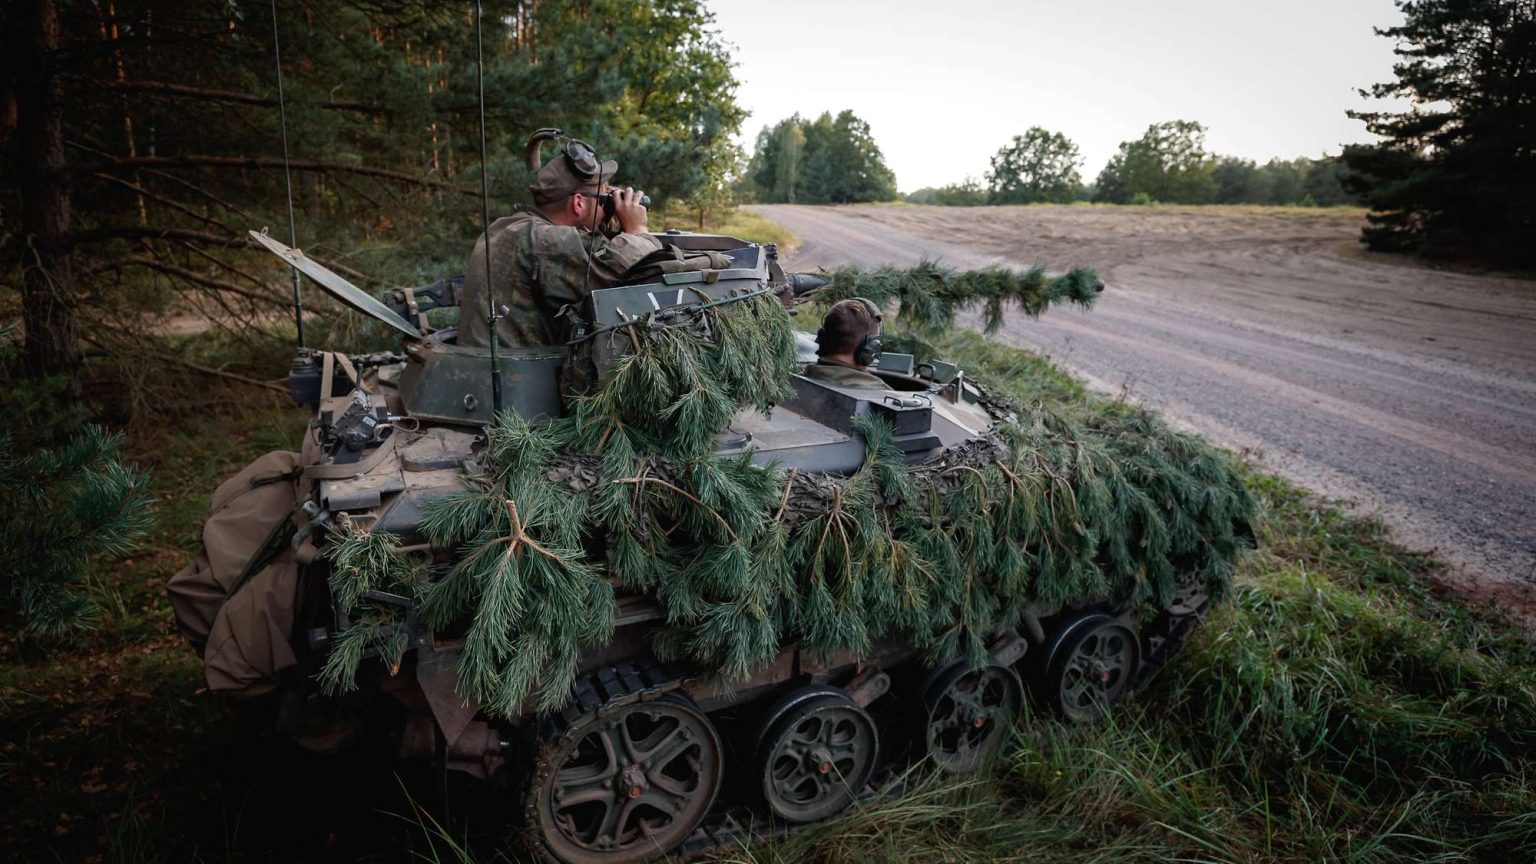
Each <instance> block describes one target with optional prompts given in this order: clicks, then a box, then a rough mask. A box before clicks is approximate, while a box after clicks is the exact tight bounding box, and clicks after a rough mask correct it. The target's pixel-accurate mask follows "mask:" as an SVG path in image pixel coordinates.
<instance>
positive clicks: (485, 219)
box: [273, 0, 501, 422]
mask: <svg viewBox="0 0 1536 864" xmlns="http://www.w3.org/2000/svg"><path fill="white" fill-rule="evenodd" d="M273 2H276V0H273ZM484 17H485V13H484V12H483V11H482V10H481V8H480V0H475V79H476V83H478V84H479V86H480V223H481V225H482V226H484V229H485V235H484V236H485V322H486V324H488V325H489V326H490V330H491V421H492V422H495V420H496V415H497V414H500V413H501V357H500V353H501V350H500V345H499V344H498V343H500V341H501V340H500V339H499V338H498V336H497V333H496V320H497V319H498V318H500V317H501V316H500V315H498V314H497V311H496V292H495V290H494V288H495V284H496V283H495V282H493V281H491V192H490V181H489V180H488V179H487V174H488V172H489V171H490V167H491V163H490V161H489V160H488V159H487V158H486V155H485V40H484V39H483V38H482V37H481V35H480V33H481V30H482V29H483V26H482V19H483V18H484ZM295 278H297V277H295Z"/></svg>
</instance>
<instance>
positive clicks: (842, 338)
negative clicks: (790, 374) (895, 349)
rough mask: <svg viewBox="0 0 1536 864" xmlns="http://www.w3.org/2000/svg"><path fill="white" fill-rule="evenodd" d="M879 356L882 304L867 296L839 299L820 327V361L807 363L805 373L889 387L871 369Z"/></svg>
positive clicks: (837, 383) (846, 383)
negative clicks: (871, 300) (878, 304)
mask: <svg viewBox="0 0 1536 864" xmlns="http://www.w3.org/2000/svg"><path fill="white" fill-rule="evenodd" d="M879 356H880V307H878V306H876V305H875V304H874V303H872V302H870V301H869V300H865V299H864V298H863V297H853V298H851V299H848V300H839V301H838V302H837V303H835V304H833V306H832V308H831V309H828V310H827V317H826V318H824V319H822V322H821V329H820V330H818V331H816V362H815V363H812V364H811V365H809V366H807V367H805V377H807V378H811V379H814V380H817V381H824V382H826V383H828V384H833V385H835V386H838V387H855V388H869V389H878V390H885V389H888V388H887V387H886V386H885V382H884V381H881V380H880V379H879V378H876V377H875V376H873V375H871V374H869V371H868V370H869V364H871V363H873V362H875V358H877V357H879Z"/></svg>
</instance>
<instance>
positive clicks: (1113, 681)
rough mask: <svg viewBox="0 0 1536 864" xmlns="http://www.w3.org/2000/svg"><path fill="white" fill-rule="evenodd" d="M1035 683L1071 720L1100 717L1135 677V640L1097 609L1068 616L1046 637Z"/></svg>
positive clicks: (1138, 643)
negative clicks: (1042, 664)
mask: <svg viewBox="0 0 1536 864" xmlns="http://www.w3.org/2000/svg"><path fill="white" fill-rule="evenodd" d="M1051 644H1052V649H1051V650H1050V651H1048V652H1047V653H1046V658H1047V659H1046V664H1045V667H1044V669H1043V670H1042V674H1041V675H1040V676H1039V677H1038V679H1037V683H1038V687H1039V693H1040V696H1041V698H1042V700H1043V701H1044V702H1045V703H1046V704H1048V705H1050V706H1051V707H1052V708H1053V709H1055V710H1057V711H1059V712H1061V714H1062V716H1064V717H1066V718H1067V719H1068V720H1071V721H1073V722H1075V723H1087V722H1091V721H1094V720H1097V719H1099V718H1101V717H1103V716H1104V715H1105V714H1106V713H1107V712H1108V711H1109V709H1110V708H1111V707H1112V706H1113V705H1114V704H1115V703H1116V702H1119V701H1120V699H1121V698H1123V697H1124V696H1125V695H1126V694H1127V693H1128V692H1130V689H1131V685H1132V683H1133V682H1134V681H1135V680H1136V673H1137V670H1138V669H1139V668H1140V666H1141V640H1140V638H1139V637H1138V636H1137V635H1136V631H1135V629H1134V628H1133V627H1132V626H1131V625H1130V623H1128V622H1127V621H1126V620H1124V619H1121V618H1115V617H1112V616H1110V615H1106V614H1104V613H1102V612H1086V613H1082V614H1079V615H1078V616H1076V617H1074V618H1070V619H1068V620H1067V621H1066V622H1065V623H1064V624H1063V626H1062V627H1061V628H1060V629H1059V630H1058V631H1057V635H1056V638H1055V639H1053V640H1051Z"/></svg>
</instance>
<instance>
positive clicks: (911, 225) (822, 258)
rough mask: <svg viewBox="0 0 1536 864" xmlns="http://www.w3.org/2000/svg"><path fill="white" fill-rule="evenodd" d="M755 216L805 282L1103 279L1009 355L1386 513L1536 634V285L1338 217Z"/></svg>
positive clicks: (1017, 334)
mask: <svg viewBox="0 0 1536 864" xmlns="http://www.w3.org/2000/svg"><path fill="white" fill-rule="evenodd" d="M753 209H755V210H756V211H757V212H759V213H761V214H762V215H764V216H767V217H768V218H770V219H772V220H774V221H776V222H778V223H780V224H782V225H784V226H785V227H787V228H789V229H790V230H791V231H793V232H795V233H796V234H798V235H799V236H800V237H801V238H803V241H804V242H803V245H802V246H801V247H800V248H799V249H798V250H796V251H795V252H793V253H792V254H791V255H790V256H788V262H787V263H788V264H789V266H791V267H794V268H798V269H803V270H810V269H815V268H819V267H835V266H839V265H843V264H855V265H859V266H866V267H867V266H875V265H880V264H911V263H914V262H916V261H918V260H920V259H923V258H928V259H936V260H940V261H942V262H944V263H947V264H949V265H951V266H954V267H957V268H961V269H970V268H975V267H982V266H986V265H989V264H1003V265H1006V266H1014V267H1019V266H1026V265H1029V264H1031V263H1033V262H1034V261H1036V260H1042V261H1045V262H1047V263H1048V264H1049V265H1050V266H1052V267H1053V268H1055V269H1065V268H1066V267H1069V266H1076V265H1087V266H1092V267H1095V268H1097V269H1098V271H1099V273H1100V275H1101V276H1102V277H1103V278H1104V280H1105V282H1106V283H1107V284H1108V290H1107V291H1106V292H1105V294H1104V295H1103V297H1102V298H1101V300H1100V302H1099V304H1098V305H1097V307H1096V308H1095V309H1094V310H1093V311H1091V312H1082V311H1080V310H1075V309H1053V310H1051V311H1050V312H1048V313H1046V315H1045V316H1044V317H1043V318H1042V319H1041V320H1039V321H1030V320H1027V319H1026V318H1024V317H1023V316H1021V315H1010V316H1009V318H1008V320H1007V322H1006V323H1005V325H1004V327H1003V329H1002V331H1001V332H1000V333H999V334H998V338H1001V339H1003V340H1005V341H1007V342H1010V343H1012V344H1016V345H1020V346H1024V347H1027V348H1031V349H1034V350H1037V351H1040V352H1041V353H1044V354H1047V355H1049V356H1050V357H1051V358H1052V359H1054V360H1055V361H1057V362H1058V363H1060V364H1061V365H1062V366H1064V367H1066V368H1068V369H1070V370H1071V371H1073V372H1074V373H1076V374H1078V375H1080V376H1081V377H1083V378H1085V379H1086V380H1087V381H1088V382H1089V383H1090V384H1091V385H1092V386H1094V387H1095V388H1096V389H1099V390H1101V391H1104V392H1107V393H1110V394H1114V395H1123V396H1125V397H1126V398H1129V399H1132V400H1134V401H1137V402H1140V403H1143V404H1146V405H1148V406H1149V407H1152V408H1154V409H1156V410H1158V411H1160V412H1161V413H1163V414H1164V415H1165V416H1167V417H1168V418H1169V419H1170V420H1172V421H1174V422H1175V423H1178V424H1180V425H1182V426H1185V427H1187V428H1190V429H1193V430H1195V431H1197V432H1200V433H1201V434H1203V435H1205V436H1207V437H1208V438H1210V439H1211V440H1213V441H1215V442H1217V443H1219V444H1222V445H1225V446H1227V447H1231V448H1233V449H1236V450H1239V451H1245V452H1247V453H1248V454H1249V455H1251V456H1252V457H1253V458H1255V459H1256V460H1257V461H1258V462H1259V463H1260V464H1262V465H1264V466H1266V467H1268V468H1270V469H1273V470H1275V471H1277V472H1279V473H1281V474H1284V475H1286V476H1288V477H1290V478H1292V479H1294V480H1296V481H1298V482H1300V483H1301V484H1303V485H1305V486H1307V487H1309V488H1311V489H1313V490H1314V491H1316V492H1319V493H1321V494H1323V495H1326V496H1329V497H1335V498H1340V499H1344V500H1346V501H1349V502H1351V503H1352V505H1353V506H1355V507H1356V508H1357V509H1360V510H1363V511H1364V512H1367V513H1370V514H1374V515H1378V516H1380V517H1381V518H1383V519H1384V520H1385V521H1386V522H1387V524H1388V525H1390V526H1391V527H1392V528H1393V529H1394V532H1395V533H1396V534H1397V536H1398V538H1399V539H1400V540H1402V541H1403V542H1404V543H1406V544H1407V545H1409V546H1411V547H1415V548H1419V549H1424V550H1433V551H1436V552H1438V553H1439V554H1440V555H1441V556H1442V557H1443V558H1445V559H1446V560H1447V561H1449V562H1450V563H1451V564H1452V565H1454V567H1455V572H1454V573H1453V574H1452V576H1451V579H1452V585H1453V587H1456V588H1459V589H1461V590H1463V591H1464V592H1467V593H1470V594H1472V595H1474V596H1477V597H1479V598H1485V599H1489V600H1491V601H1493V602H1496V603H1497V604H1499V605H1500V606H1501V607H1504V608H1506V609H1512V610H1516V611H1517V612H1519V613H1522V614H1520V617H1523V618H1526V619H1527V621H1536V588H1533V586H1536V283H1532V282H1529V281H1522V280H1517V279H1510V278H1503V277H1493V276H1480V275H1469V274H1463V273H1452V272H1445V271H1440V270H1434V269H1429V268H1425V267H1420V266H1416V265H1413V264H1411V263H1407V262H1402V261H1398V260H1395V259H1388V258H1385V257H1382V256H1374V255H1370V254H1367V253H1363V252H1360V251H1357V244H1356V243H1355V238H1356V236H1357V234H1358V230H1359V229H1358V216H1357V215H1352V214H1339V213H1336V212H1332V211H1319V212H1318V213H1317V214H1297V213H1296V212H1295V211H1280V210H1277V211H1273V212H1272V213H1271V212H1265V211H1262V210H1256V209H1250V208H1243V209H1227V208H1208V209H1203V208H1161V207H1159V208H1099V207H1002V208H974V209H973V208H938V207H889V206H863V207H800V206H787V205H775V206H759V207H755V208H753ZM972 323H974V319H973V321H972Z"/></svg>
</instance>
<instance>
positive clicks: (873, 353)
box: [853, 297, 883, 366]
mask: <svg viewBox="0 0 1536 864" xmlns="http://www.w3.org/2000/svg"><path fill="white" fill-rule="evenodd" d="M859 300H860V301H861V302H862V303H863V304H864V311H866V312H868V313H869V317H870V318H872V319H874V322H875V323H874V326H873V327H871V328H870V330H871V331H872V332H869V333H865V334H864V338H863V339H860V340H859V346H858V347H857V348H855V349H853V362H854V363H855V364H857V365H859V366H868V365H869V364H871V363H873V362H875V358H877V357H879V356H880V332H879V331H880V325H881V323H882V321H883V316H881V314H880V307H879V306H876V305H875V304H874V301H872V300H867V299H865V298H863V297H860V298H859Z"/></svg>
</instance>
